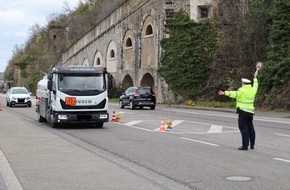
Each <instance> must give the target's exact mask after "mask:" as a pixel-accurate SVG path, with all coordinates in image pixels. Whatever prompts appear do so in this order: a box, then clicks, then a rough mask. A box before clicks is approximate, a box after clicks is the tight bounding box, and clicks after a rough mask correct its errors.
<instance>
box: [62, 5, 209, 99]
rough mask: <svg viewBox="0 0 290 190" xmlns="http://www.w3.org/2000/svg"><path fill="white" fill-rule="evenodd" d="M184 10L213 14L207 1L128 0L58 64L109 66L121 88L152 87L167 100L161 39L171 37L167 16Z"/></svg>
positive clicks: (196, 15)
mask: <svg viewBox="0 0 290 190" xmlns="http://www.w3.org/2000/svg"><path fill="white" fill-rule="evenodd" d="M201 1H202V2H201ZM180 9H183V10H185V11H186V12H187V13H188V14H190V16H191V18H192V19H200V18H203V17H204V16H206V17H207V16H208V15H209V13H210V12H209V11H210V9H209V6H208V4H205V3H204V0H128V1H126V2H125V3H124V4H123V5H122V6H121V7H119V8H118V9H117V10H116V11H114V12H113V13H111V14H110V15H109V16H108V17H107V18H105V19H104V20H103V21H102V22H101V23H100V24H98V25H97V26H96V27H95V28H93V29H92V30H91V31H89V32H88V33H87V34H86V35H84V36H83V37H82V38H81V39H80V40H79V41H78V42H77V43H75V44H74V45H72V46H71V47H70V48H68V49H67V51H66V52H64V53H63V55H62V57H61V59H60V60H59V62H58V63H57V64H58V65H86V66H104V67H107V69H108V71H109V72H110V73H112V74H113V77H114V84H115V85H116V87H117V88H123V89H125V88H126V87H128V86H150V87H152V88H153V90H154V92H155V94H156V97H157V102H158V103H164V102H165V101H167V100H170V99H171V98H172V94H171V93H170V91H169V89H168V86H167V84H166V82H165V81H164V80H163V79H162V78H161V77H160V76H159V75H158V73H157V69H158V67H159V66H160V55H161V51H162V49H161V47H160V41H161V40H162V39H163V38H165V37H167V36H166V32H165V26H164V24H165V22H166V19H170V17H172V15H173V13H174V12H176V11H178V10H180ZM204 9H205V10H207V12H206V14H207V15H204V14H203V12H202V11H203V10H204Z"/></svg>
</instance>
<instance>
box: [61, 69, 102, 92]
mask: <svg viewBox="0 0 290 190" xmlns="http://www.w3.org/2000/svg"><path fill="white" fill-rule="evenodd" d="M104 80H105V79H104V75H102V74H99V75H93V76H65V75H59V76H58V84H59V85H58V88H59V90H60V91H62V92H66V93H68V94H74V95H77V94H80V93H81V94H84V93H85V94H86V95H93V94H99V93H100V92H103V91H104V90H105V89H106V86H105V81H104ZM69 92H70V93H69Z"/></svg>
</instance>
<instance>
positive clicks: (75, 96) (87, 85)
mask: <svg viewBox="0 0 290 190" xmlns="http://www.w3.org/2000/svg"><path fill="white" fill-rule="evenodd" d="M111 87H112V75H111V74H110V73H108V72H107V69H106V68H105V67H85V66H72V67H55V68H54V69H53V70H52V73H50V74H48V75H46V76H44V77H43V79H42V80H40V81H39V82H38V83H37V89H36V97H37V105H36V112H37V116H38V121H39V122H45V121H47V122H48V123H49V125H50V126H51V127H53V128H54V127H57V126H60V125H62V124H73V123H76V124H94V125H96V126H97V127H103V124H104V122H108V121H109V113H108V90H109V89H110V88H111Z"/></svg>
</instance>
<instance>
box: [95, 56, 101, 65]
mask: <svg viewBox="0 0 290 190" xmlns="http://www.w3.org/2000/svg"><path fill="white" fill-rule="evenodd" d="M96 64H97V65H101V59H100V58H99V57H98V58H97V61H96Z"/></svg>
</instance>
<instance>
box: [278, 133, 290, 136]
mask: <svg viewBox="0 0 290 190" xmlns="http://www.w3.org/2000/svg"><path fill="white" fill-rule="evenodd" d="M276 135H278V136H282V137H290V135H285V134H279V133H276Z"/></svg>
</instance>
